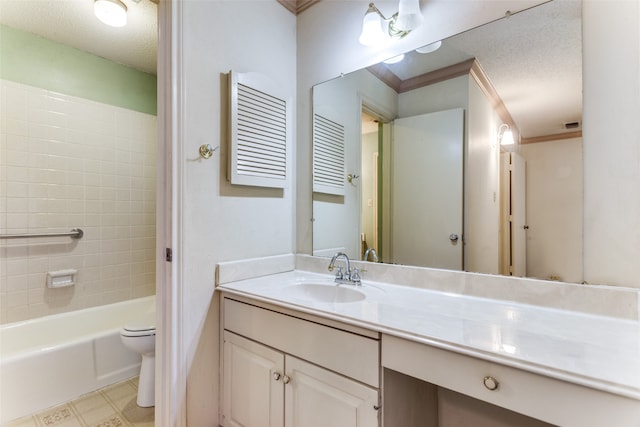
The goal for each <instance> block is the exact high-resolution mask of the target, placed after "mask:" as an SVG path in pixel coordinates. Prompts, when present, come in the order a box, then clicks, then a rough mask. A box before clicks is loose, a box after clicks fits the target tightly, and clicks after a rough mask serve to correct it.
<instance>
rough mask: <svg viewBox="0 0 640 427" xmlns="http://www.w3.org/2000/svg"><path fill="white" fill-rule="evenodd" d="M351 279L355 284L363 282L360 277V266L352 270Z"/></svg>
mask: <svg viewBox="0 0 640 427" xmlns="http://www.w3.org/2000/svg"><path fill="white" fill-rule="evenodd" d="M351 281H352V282H353V283H354V284H355V285H359V284H360V283H362V279H361V277H360V270H358V267H354V268H353V270H351Z"/></svg>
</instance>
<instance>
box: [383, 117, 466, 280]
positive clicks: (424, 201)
mask: <svg viewBox="0 0 640 427" xmlns="http://www.w3.org/2000/svg"><path fill="white" fill-rule="evenodd" d="M463 129H464V110H463V109H455V110H447V111H440V112H437V113H429V114H421V115H418V116H413V117H406V118H401V119H396V120H395V122H394V125H393V130H394V138H393V147H392V159H391V162H392V165H391V169H392V178H391V179H392V183H391V187H392V188H391V235H392V237H391V239H392V247H391V251H392V260H393V262H394V263H398V264H409V265H417V266H423V267H436V268H446V269H453V270H462V268H463V264H462V256H463V255H462V254H463V246H464V245H463V241H462V232H463V230H462V221H463V210H462V208H463V206H462V203H463V187H462V185H463V184H462V182H463V181H462V180H463V163H464V159H463V153H464V150H463V147H464V145H463V143H464V134H463Z"/></svg>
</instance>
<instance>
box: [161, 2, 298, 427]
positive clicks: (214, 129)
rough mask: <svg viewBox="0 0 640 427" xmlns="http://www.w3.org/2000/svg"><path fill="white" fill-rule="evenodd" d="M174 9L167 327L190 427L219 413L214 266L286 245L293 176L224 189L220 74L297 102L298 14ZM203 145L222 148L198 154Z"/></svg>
mask: <svg viewBox="0 0 640 427" xmlns="http://www.w3.org/2000/svg"><path fill="white" fill-rule="evenodd" d="M181 8H182V17H181V22H182V34H181V36H182V37H181V39H182V40H181V45H180V48H179V55H180V56H179V61H178V63H176V64H175V66H176V67H178V68H180V69H181V71H182V73H183V75H182V78H183V82H184V87H182V88H180V96H181V98H180V99H181V100H182V106H183V116H182V117H183V119H184V122H183V128H182V129H180V130H179V133H180V135H179V136H178V139H179V141H178V148H179V152H177V153H174V155H175V158H176V161H177V162H178V163H179V166H178V167H179V168H181V170H180V171H177V172H175V173H176V174H177V175H178V176H177V181H176V185H177V188H175V189H174V191H175V194H177V195H179V196H178V197H180V200H179V201H178V202H177V203H178V204H179V206H178V209H179V216H180V218H176V220H178V221H179V224H181V225H180V228H179V229H178V230H177V236H175V239H176V240H179V241H180V242H181V244H180V245H179V247H178V248H181V250H182V253H176V255H175V257H176V259H177V260H178V262H179V265H180V267H179V270H180V271H179V273H178V277H177V280H176V283H175V286H176V287H177V289H178V290H179V291H178V292H179V294H180V295H181V299H182V302H181V304H182V308H181V311H180V315H181V316H182V330H181V331H174V332H173V333H174V334H177V336H178V338H179V339H180V341H181V343H182V349H183V351H184V354H183V355H182V357H183V360H184V364H185V369H186V370H187V375H188V380H187V402H186V405H187V422H188V425H192V426H205V425H217V417H218V394H217V393H218V390H217V388H218V364H217V362H218V360H219V359H218V317H219V312H218V307H217V301H216V298H214V297H213V296H214V280H215V265H216V263H217V262H220V261H227V260H235V259H242V258H251V257H260V256H267V255H275V254H283V253H291V252H293V251H294V248H293V240H294V236H293V232H294V227H295V226H294V215H293V212H294V189H295V180H293V179H292V180H291V181H290V185H289V187H288V188H285V189H284V190H280V189H267V188H257V187H243V186H232V185H230V184H229V183H228V181H227V179H226V161H227V154H228V147H227V140H228V133H227V127H226V124H227V119H228V115H227V108H228V99H227V90H228V87H227V83H226V81H227V77H226V75H227V73H228V72H229V70H234V71H237V72H256V73H261V74H263V75H266V76H268V77H269V78H271V79H272V80H273V81H274V83H275V84H277V85H280V86H281V87H283V88H284V90H285V91H286V92H287V93H289V94H290V95H291V98H292V100H295V95H296V92H295V90H296V88H295V81H296V18H295V16H294V15H292V14H291V13H290V12H288V11H287V10H286V9H285V8H284V7H282V6H281V5H280V4H279V3H277V2H276V1H183V2H182V3H181ZM293 120H294V121H295V114H294V117H293ZM294 128H295V126H294ZM202 144H211V146H213V147H218V146H219V147H220V150H218V151H216V152H215V154H214V156H213V157H212V158H211V159H209V160H202V159H200V158H199V155H198V148H199V147H200V145H202ZM292 148H293V150H295V147H292Z"/></svg>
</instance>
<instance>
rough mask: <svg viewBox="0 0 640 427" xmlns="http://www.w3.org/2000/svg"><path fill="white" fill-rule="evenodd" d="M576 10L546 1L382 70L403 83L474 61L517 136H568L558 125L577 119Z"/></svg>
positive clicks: (579, 31) (578, 26) (579, 63)
mask: <svg viewBox="0 0 640 427" xmlns="http://www.w3.org/2000/svg"><path fill="white" fill-rule="evenodd" d="M581 10H582V5H581V2H580V1H573V0H567V1H551V2H548V3H545V4H543V5H540V6H537V7H534V8H531V9H528V10H525V11H523V12H520V13H517V14H513V15H511V16H509V17H508V18H505V19H500V20H497V21H494V22H491V23H489V24H486V25H483V26H481V27H478V28H474V29H472V30H470V31H467V32H465V33H461V34H458V35H456V36H453V37H450V38H448V39H446V40H444V41H443V43H442V47H441V48H440V49H438V50H437V51H435V52H433V53H428V54H418V53H416V52H412V53H411V54H410V55H407V57H406V58H405V59H404V60H403V61H402V62H400V63H398V64H394V65H388V66H387V67H388V68H389V69H390V70H391V71H392V72H393V73H394V74H395V75H396V76H398V77H399V78H400V79H401V80H406V79H408V78H411V77H414V76H417V75H420V74H424V73H429V72H432V71H435V70H439V69H442V68H444V67H446V66H450V65H452V64H459V63H462V62H464V61H466V60H468V59H471V58H476V60H477V61H478V62H479V63H480V65H481V66H482V68H483V69H484V71H485V73H486V75H487V76H488V78H489V80H490V81H491V83H492V84H493V86H494V87H495V89H496V91H497V93H498V95H499V96H500V98H501V99H502V101H503V102H504V104H505V105H506V108H507V110H508V111H509V113H511V116H512V118H513V120H514V121H515V123H516V125H517V126H518V128H519V130H520V132H521V134H522V136H523V137H525V138H535V137H540V136H545V135H556V134H563V133H568V132H574V131H576V130H577V129H575V128H572V129H566V128H565V127H564V124H565V123H571V122H579V123H581V121H582V18H581V16H582V13H581ZM580 128H581V127H580ZM580 128H578V129H580Z"/></svg>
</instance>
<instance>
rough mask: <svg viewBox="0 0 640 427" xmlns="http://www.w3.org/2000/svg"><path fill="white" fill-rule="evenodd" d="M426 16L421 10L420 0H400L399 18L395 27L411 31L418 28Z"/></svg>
mask: <svg viewBox="0 0 640 427" xmlns="http://www.w3.org/2000/svg"><path fill="white" fill-rule="evenodd" d="M423 20H424V18H423V17H422V12H420V0H400V4H399V10H398V18H397V19H396V22H395V23H394V27H395V28H396V29H398V30H402V31H411V30H415V29H416V28H418V27H419V26H420V25H421V24H422V21H423Z"/></svg>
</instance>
